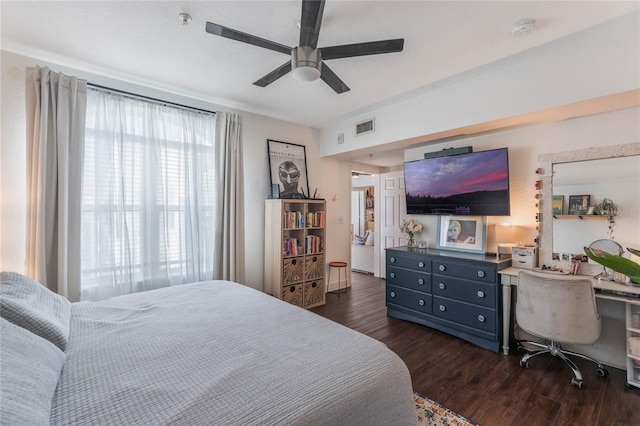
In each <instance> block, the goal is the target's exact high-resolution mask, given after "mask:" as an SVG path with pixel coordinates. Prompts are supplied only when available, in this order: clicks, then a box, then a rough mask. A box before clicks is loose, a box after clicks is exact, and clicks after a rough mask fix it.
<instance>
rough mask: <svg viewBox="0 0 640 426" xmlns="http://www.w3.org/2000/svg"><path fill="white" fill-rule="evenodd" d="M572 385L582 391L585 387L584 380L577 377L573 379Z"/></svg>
mask: <svg viewBox="0 0 640 426" xmlns="http://www.w3.org/2000/svg"><path fill="white" fill-rule="evenodd" d="M571 385H572V386H575V387H577V388H578V389H582V388H583V387H584V385H583V384H582V380H578V379H576V378H575V377H574V378H573V379H571Z"/></svg>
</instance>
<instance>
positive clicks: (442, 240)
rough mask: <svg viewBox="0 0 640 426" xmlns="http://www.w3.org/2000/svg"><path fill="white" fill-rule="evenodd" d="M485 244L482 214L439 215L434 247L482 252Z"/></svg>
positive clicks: (485, 231)
mask: <svg viewBox="0 0 640 426" xmlns="http://www.w3.org/2000/svg"><path fill="white" fill-rule="evenodd" d="M486 246H487V221H486V218H485V217H484V216H440V218H439V220H438V240H437V241H436V248H438V249H443V250H455V251H466V252H469V253H481V254H484V253H485V249H486Z"/></svg>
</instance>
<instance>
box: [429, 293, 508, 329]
mask: <svg viewBox="0 0 640 426" xmlns="http://www.w3.org/2000/svg"><path fill="white" fill-rule="evenodd" d="M433 315H434V316H435V317H438V318H442V319H444V320H447V321H450V322H452V323H457V324H463V325H466V326H468V327H470V328H474V329H476V330H480V331H483V332H486V333H492V334H495V332H496V311H495V310H493V309H489V308H484V307H482V306H476V305H471V304H469V303H463V302H457V301H454V300H451V299H445V298H443V297H438V296H433Z"/></svg>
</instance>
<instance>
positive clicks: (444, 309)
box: [439, 305, 447, 312]
mask: <svg viewBox="0 0 640 426" xmlns="http://www.w3.org/2000/svg"><path fill="white" fill-rule="evenodd" d="M439 308H440V310H441V311H442V312H444V311H446V310H447V307H446V306H444V305H440V307H439Z"/></svg>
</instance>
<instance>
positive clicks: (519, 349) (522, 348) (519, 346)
mask: <svg viewBox="0 0 640 426" xmlns="http://www.w3.org/2000/svg"><path fill="white" fill-rule="evenodd" d="M526 351H527V350H526V349H525V348H524V346H522V345H518V352H519V353H524V352H526Z"/></svg>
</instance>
